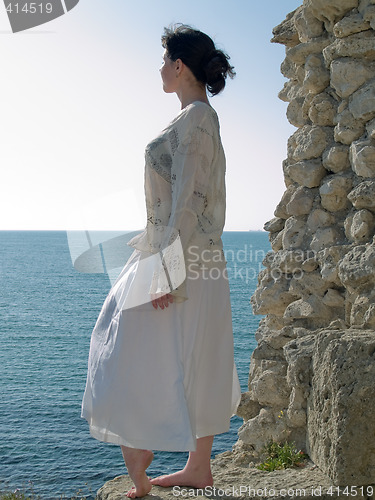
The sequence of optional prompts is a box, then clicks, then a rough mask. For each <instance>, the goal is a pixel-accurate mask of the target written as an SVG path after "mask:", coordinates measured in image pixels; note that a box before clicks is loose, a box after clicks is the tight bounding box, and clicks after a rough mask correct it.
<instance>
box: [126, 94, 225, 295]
mask: <svg viewBox="0 0 375 500" xmlns="http://www.w3.org/2000/svg"><path fill="white" fill-rule="evenodd" d="M225 169H226V166H225V155H224V150H223V147H222V143H221V139H220V126H219V120H218V117H217V114H216V112H215V110H214V109H213V108H212V107H211V106H209V105H208V104H206V103H203V102H200V101H195V102H193V103H191V104H189V105H188V106H186V107H185V108H184V109H183V110H182V111H181V112H180V113H179V115H178V116H177V117H176V118H175V119H174V120H172V122H171V123H170V124H169V125H168V126H167V127H166V128H165V129H164V130H163V131H162V132H161V133H160V135H159V136H158V137H156V138H155V139H154V140H153V141H151V142H150V143H149V144H148V145H147V147H146V151H145V198H146V209H147V225H146V228H145V230H144V231H143V232H142V233H140V234H139V235H137V236H135V237H134V238H133V239H132V240H130V241H129V243H128V245H129V246H131V247H134V248H135V249H138V250H140V251H141V252H146V255H147V254H148V255H152V256H155V254H158V255H159V258H158V259H154V262H155V264H154V268H153V273H152V278H151V280H150V281H151V282H150V290H149V293H150V294H151V293H152V294H154V293H172V295H173V296H174V297H175V301H176V302H181V301H184V300H186V299H187V298H188V297H187V293H186V278H187V277H189V278H194V276H196V277H198V275H199V276H202V275H205V276H207V279H208V278H209V277H211V278H213V279H215V277H216V278H217V276H218V273H220V272H221V273H222V272H223V271H224V270H225V258H224V253H223V245H222V241H221V235H222V232H223V227H224V222H225ZM215 268H216V269H215ZM204 273H205V274H204Z"/></svg>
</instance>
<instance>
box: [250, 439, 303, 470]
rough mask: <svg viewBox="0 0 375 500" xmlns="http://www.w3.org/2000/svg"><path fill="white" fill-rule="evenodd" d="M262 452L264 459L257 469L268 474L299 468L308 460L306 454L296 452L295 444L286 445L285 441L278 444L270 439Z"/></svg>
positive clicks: (299, 451)
mask: <svg viewBox="0 0 375 500" xmlns="http://www.w3.org/2000/svg"><path fill="white" fill-rule="evenodd" d="M263 452H264V454H265V455H266V458H265V460H264V462H262V463H261V464H259V465H258V466H257V468H258V469H260V470H265V471H268V472H272V471H274V470H279V469H290V468H291V467H301V466H303V465H304V462H305V461H306V459H307V458H308V456H307V455H306V453H304V452H303V451H301V450H297V448H296V445H295V443H288V442H287V441H286V442H284V443H283V444H279V443H275V442H274V441H273V440H272V439H271V440H270V441H269V442H268V443H267V444H266V446H265V447H264V449H263Z"/></svg>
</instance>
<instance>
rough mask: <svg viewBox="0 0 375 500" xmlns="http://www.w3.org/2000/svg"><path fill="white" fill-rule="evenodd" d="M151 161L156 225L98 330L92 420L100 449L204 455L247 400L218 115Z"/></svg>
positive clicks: (173, 129) (158, 143)
mask: <svg viewBox="0 0 375 500" xmlns="http://www.w3.org/2000/svg"><path fill="white" fill-rule="evenodd" d="M145 159H146V165H145V197H146V208H147V226H146V228H145V230H144V231H143V232H142V233H141V234H139V235H137V236H136V237H134V238H133V239H132V240H131V241H130V242H129V243H128V244H129V245H130V246H131V247H133V248H134V252H133V254H132V255H131V257H130V259H129V260H128V262H127V263H126V264H125V266H124V268H123V269H122V271H121V273H120V275H119V277H118V279H117V281H116V282H115V284H114V285H113V287H112V288H111V290H110V292H109V294H108V296H107V298H106V300H105V302H104V304H103V307H102V310H101V312H100V314H99V317H98V320H97V322H96V325H95V327H94V330H93V332H92V337H91V343H90V353H89V360H88V373H87V382H86V389H85V392H84V396H83V401H82V413H81V416H82V417H83V418H85V419H86V420H87V421H88V423H89V428H90V433H91V435H92V436H93V437H94V438H96V439H98V440H100V441H106V442H111V443H115V444H119V445H120V444H121V445H125V446H129V447H133V448H140V449H152V450H164V451H194V450H195V449H196V439H197V438H199V437H204V436H209V435H214V434H220V433H222V432H226V431H228V430H229V426H230V417H231V416H232V415H233V414H234V413H235V411H236V409H237V406H238V403H239V400H240V396H241V391H240V385H239V382H238V376H237V371H236V367H235V364H234V357H233V331H232V317H231V307H230V297H229V284H228V280H227V275H226V262H225V258H224V254H223V250H222V241H221V235H222V231H223V226H224V219H225V155H224V151H223V148H222V144H221V140H220V130H219V122H218V118H217V115H216V112H215V111H214V110H213V108H211V106H209V105H208V104H205V103H203V102H198V101H196V102H193V103H192V104H190V105H188V106H186V107H185V108H184V109H183V110H182V111H181V112H180V113H179V115H178V116H177V117H176V118H175V119H174V120H173V121H172V122H171V123H170V124H169V125H168V126H167V127H166V128H165V129H164V130H163V131H162V133H161V134H160V135H159V136H158V137H157V138H156V139H155V140H153V141H152V142H151V143H150V144H149V145H148V146H147V148H146V153H145ZM167 292H168V293H171V294H172V295H173V296H174V303H173V304H170V305H169V307H167V308H165V309H163V310H161V309H159V308H158V309H157V310H155V309H154V307H153V306H152V303H151V302H150V294H151V293H167Z"/></svg>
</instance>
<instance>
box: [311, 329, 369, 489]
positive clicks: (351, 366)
mask: <svg viewBox="0 0 375 500" xmlns="http://www.w3.org/2000/svg"><path fill="white" fill-rule="evenodd" d="M374 358H375V331H373V330H370V331H366V330H365V331H361V330H346V331H333V332H332V331H331V332H330V331H328V332H327V331H323V332H321V333H319V334H318V335H317V338H316V342H315V348H314V352H313V356H312V371H313V377H312V387H311V391H310V394H309V397H308V404H307V415H308V417H307V429H308V432H307V444H308V446H307V447H308V450H309V454H310V456H311V458H312V460H313V461H314V462H315V463H316V464H318V465H319V467H320V468H321V469H322V470H323V471H324V472H326V473H327V474H328V475H329V477H331V478H332V480H333V481H334V482H335V484H345V485H348V486H355V485H359V484H360V485H365V484H368V481H369V478H373V477H375V440H374V439H373V436H375V420H374V418H373V415H374V411H375V399H374V397H373V394H374V380H375V362H374V360H375V359H374ZM359 375H360V376H359ZM370 436H371V437H370ZM354 443H357V446H353V444H354ZM358 445H359V446H360V447H358Z"/></svg>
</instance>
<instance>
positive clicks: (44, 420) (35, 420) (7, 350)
mask: <svg viewBox="0 0 375 500" xmlns="http://www.w3.org/2000/svg"><path fill="white" fill-rule="evenodd" d="M223 241H224V248H225V253H226V258H227V262H228V274H229V281H230V288H231V299H232V315H233V326H234V337H235V357H236V363H237V368H238V372H239V377H240V381H241V386H242V390H243V391H245V390H246V388H247V378H248V371H249V362H250V355H251V352H252V351H253V349H254V347H255V345H256V343H255V339H254V333H255V331H256V329H257V325H258V323H259V319H260V318H259V317H255V316H253V315H252V312H251V307H250V304H249V300H250V296H251V295H252V293H253V292H254V290H255V287H256V283H257V274H258V272H259V270H260V269H261V268H262V266H261V261H262V260H263V257H264V255H265V253H266V252H267V251H268V250H269V249H270V245H269V242H268V237H267V234H266V233H264V232H252V231H248V232H226V233H224V235H223ZM0 252H1V253H0V280H1V281H0V283H1V292H0V491H3V490H15V489H16V488H25V489H26V490H27V491H30V488H31V487H32V488H33V490H34V492H35V493H36V494H38V495H40V496H41V497H42V498H43V499H56V498H61V497H63V498H71V497H73V496H74V495H76V494H77V492H78V491H79V490H81V494H82V495H85V496H86V497H87V498H94V496H95V492H96V491H97V489H98V488H100V487H101V486H102V485H103V483H104V482H105V481H107V480H109V479H112V478H113V477H115V476H117V475H121V474H124V473H125V467H124V464H123V459H122V455H121V450H120V447H118V446H114V445H111V444H107V443H101V442H99V441H97V440H95V439H93V438H92V437H91V436H90V434H89V430H88V425H87V422H86V420H84V419H82V418H81V417H80V411H81V400H82V396H83V391H84V388H85V382H86V367H87V357H88V352H89V343H90V335H91V331H92V329H93V327H94V324H95V322H96V318H97V316H98V313H99V311H100V309H101V306H102V303H103V301H104V299H105V296H106V294H107V292H108V290H109V286H110V284H109V280H108V277H107V276H106V275H104V274H84V273H80V272H78V271H76V270H75V269H74V268H73V266H72V261H71V257H70V252H69V246H68V242H67V235H66V233H65V232H63V231H61V232H60V231H30V232H29V231H1V232H0ZM241 423H242V420H241V419H239V418H238V417H233V419H232V426H231V430H230V431H229V432H228V433H226V434H222V435H220V436H217V437H216V438H215V442H214V449H213V456H214V455H216V454H218V453H221V452H223V451H226V450H229V449H231V447H232V445H233V444H234V443H235V442H236V440H237V429H238V428H239V426H240V425H241ZM186 456H187V454H185V453H166V452H157V453H156V454H155V460H154V461H153V463H152V465H151V467H150V469H149V470H148V472H149V475H151V476H155V475H158V474H161V473H170V472H174V471H176V470H178V469H179V468H180V467H181V466H182V465H183V464H184V463H185V460H186ZM90 491H91V494H90Z"/></svg>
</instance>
